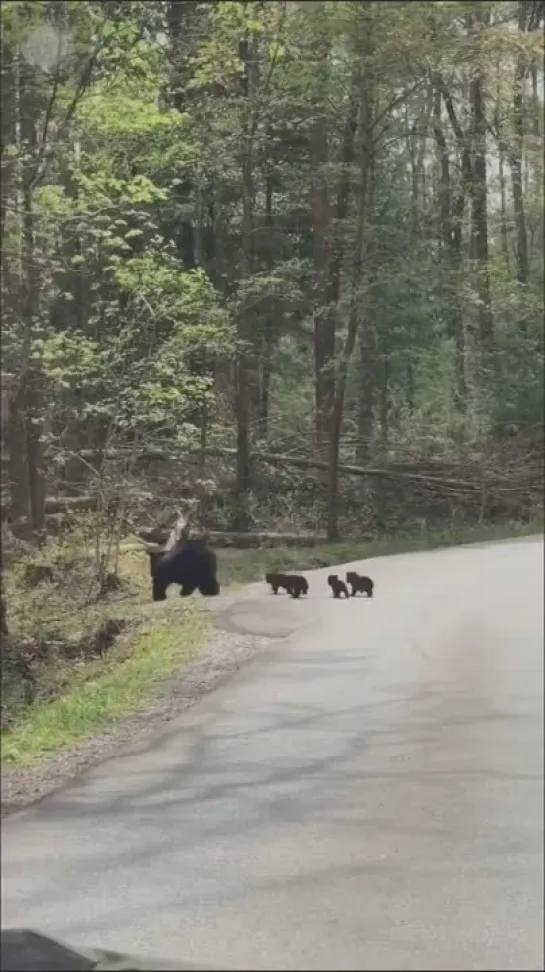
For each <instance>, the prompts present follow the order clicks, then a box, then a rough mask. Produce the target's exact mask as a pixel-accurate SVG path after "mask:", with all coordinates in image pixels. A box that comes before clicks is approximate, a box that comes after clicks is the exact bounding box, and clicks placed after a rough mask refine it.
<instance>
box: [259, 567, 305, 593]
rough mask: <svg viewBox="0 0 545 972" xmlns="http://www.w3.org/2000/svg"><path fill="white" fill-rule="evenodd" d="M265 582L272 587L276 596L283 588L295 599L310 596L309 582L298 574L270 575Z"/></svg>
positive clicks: (266, 576) (267, 575)
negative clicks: (303, 595)
mask: <svg viewBox="0 0 545 972" xmlns="http://www.w3.org/2000/svg"><path fill="white" fill-rule="evenodd" d="M265 580H266V582H267V584H270V585H271V587H272V590H273V593H274V594H278V590H279V588H281V587H283V588H284V590H285V591H286V593H287V594H291V596H292V597H295V598H297V597H300V596H301V594H308V581H307V579H306V578H305V577H300V576H299V575H298V574H281V573H278V572H275V573H269V574H265Z"/></svg>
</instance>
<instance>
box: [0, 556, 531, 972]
mask: <svg viewBox="0 0 545 972" xmlns="http://www.w3.org/2000/svg"><path fill="white" fill-rule="evenodd" d="M355 566H357V565H355ZM365 570H366V572H368V573H370V574H371V575H372V576H373V577H374V579H375V581H376V598H375V599H374V600H373V601H366V600H365V599H359V600H356V599H355V600H353V601H349V602H347V603H345V602H344V601H340V602H338V601H333V600H331V599H328V596H327V590H326V586H325V576H326V575H327V573H328V571H317V572H316V573H315V574H314V575H311V578H310V579H311V594H310V597H309V599H308V601H307V602H306V603H303V602H300V603H295V602H293V601H291V600H289V599H288V598H286V597H281V596H278V597H277V598H274V597H273V596H272V595H271V596H269V595H267V594H264V595H263V597H259V598H258V599H254V600H252V601H250V602H248V603H247V604H246V606H245V605H244V604H242V605H240V606H238V607H237V608H236V612H237V613H236V616H235V618H234V619H233V618H231V621H232V622H233V620H234V621H235V622H236V623H238V624H240V625H241V626H243V627H246V628H247V629H249V630H252V629H256V630H259V631H261V632H263V631H264V630H267V628H268V627H270V629H271V631H272V633H274V634H276V635H284V636H285V635H286V632H287V631H288V630H289V629H290V627H291V628H295V630H294V631H292V634H291V635H289V636H288V637H283V638H277V639H276V640H275V641H274V642H273V643H272V645H271V647H270V649H266V650H265V651H264V652H263V653H262V654H261V655H260V656H259V657H258V658H256V659H255V660H254V661H253V662H251V663H250V664H249V665H248V666H247V667H246V668H245V669H244V670H243V671H241V672H240V673H239V674H238V675H236V676H235V677H234V678H233V679H231V680H230V681H229V682H228V683H227V684H225V685H224V686H223V687H222V688H221V689H220V690H218V691H217V692H215V693H214V694H213V695H210V696H208V697H207V698H206V699H204V700H203V701H202V702H200V703H199V704H198V705H197V706H195V708H194V709H192V710H191V711H189V712H187V713H186V714H185V715H184V716H182V717H181V718H180V719H179V720H178V721H177V722H176V723H171V725H170V728H169V731H168V733H166V734H163V735H162V736H161V738H160V739H159V740H156V741H155V742H154V743H153V745H151V746H149V745H148V746H147V747H146V748H145V749H144V747H141V750H140V751H139V750H138V749H136V750H134V751H132V752H131V753H130V754H129V755H125V756H123V757H121V758H117V759H115V760H111V761H110V762H108V763H106V764H104V765H103V766H101V767H99V768H98V769H96V770H94V771H93V772H92V773H91V774H89V775H88V776H87V777H86V778H84V779H82V780H80V781H79V782H78V783H77V784H76V785H74V786H71V787H70V788H68V789H66V790H65V791H64V792H62V793H59V794H57V795H56V796H55V797H53V798H49V799H47V800H46V801H44V802H43V803H41V804H40V805H37V806H36V807H35V808H33V809H31V810H29V811H26V812H23V813H20V814H17V815H14V816H11V817H9V818H8V819H7V820H6V821H4V823H3V841H2V852H3V882H2V922H3V924H4V925H15V924H19V925H27V926H28V925H32V926H33V927H37V928H40V929H41V930H43V931H44V932H48V933H56V934H59V935H60V936H62V937H63V938H64V939H65V940H67V941H71V942H73V943H75V944H78V943H80V944H82V945H83V944H85V945H94V944H96V945H100V946H101V947H108V948H117V949H119V950H125V951H131V952H133V953H134V952H137V951H142V952H143V953H147V954H149V953H150V952H155V953H156V954H159V955H166V956H167V957H168V956H169V955H172V956H177V955H178V956H180V957H183V958H186V959H187V960H188V961H193V962H200V963H207V962H209V963H213V964H215V965H218V966H220V967H221V968H224V969H228V968H238V969H256V968H257V969H394V970H396V969H425V970H428V969H500V968H501V969H543V543H542V540H541V539H531V540H522V541H515V542H509V543H502V544H494V545H488V546H484V545H483V546H478V547H465V548H458V549H453V550H447V551H440V552H434V553H425V554H412V555H405V556H399V557H389V558H382V559H377V560H375V561H373V562H371V561H369V562H367V563H366V565H365Z"/></svg>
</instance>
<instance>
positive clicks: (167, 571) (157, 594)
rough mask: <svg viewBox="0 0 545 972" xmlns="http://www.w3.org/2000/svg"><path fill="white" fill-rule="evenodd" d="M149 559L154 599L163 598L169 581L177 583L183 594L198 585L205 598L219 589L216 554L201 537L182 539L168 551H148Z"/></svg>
mask: <svg viewBox="0 0 545 972" xmlns="http://www.w3.org/2000/svg"><path fill="white" fill-rule="evenodd" d="M149 558H150V573H151V577H152V581H153V600H154V601H164V600H165V598H166V596H167V590H168V588H169V586H170V585H171V584H179V585H180V587H181V591H180V594H181V596H182V597H189V595H190V594H192V593H193V591H194V590H196V589H197V588H198V589H199V591H200V592H201V594H204V596H205V597H214V596H215V595H216V594H219V592H220V585H219V583H218V580H217V577H216V572H217V566H218V565H217V557H216V554H215V553H214V551H213V550H210V549H209V548H208V547H207V546H206V542H205V541H204V540H199V539H195V540H184V541H183V543H182V544H181V545H179V546H175V547H173V548H172V549H171V550H159V551H156V552H155V551H154V552H153V553H152V552H150V554H149Z"/></svg>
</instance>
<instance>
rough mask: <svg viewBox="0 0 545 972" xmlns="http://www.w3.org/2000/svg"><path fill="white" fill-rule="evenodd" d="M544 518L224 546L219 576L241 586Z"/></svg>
mask: <svg viewBox="0 0 545 972" xmlns="http://www.w3.org/2000/svg"><path fill="white" fill-rule="evenodd" d="M543 525H544V524H543V520H542V519H539V520H534V521H532V522H531V523H514V522H513V523H507V524H501V525H494V524H489V525H487V524H482V525H476V526H468V527H461V528H458V529H452V530H428V531H414V532H407V533H400V534H396V535H395V536H394V535H392V536H384V537H380V538H378V539H375V540H368V541H366V540H353V541H352V540H346V541H343V542H341V543H324V544H320V545H319V546H315V547H292V548H282V547H277V548H275V547H268V548H267V547H261V548H260V549H258V550H221V551H219V553H218V563H219V576H220V581H221V582H222V583H223V584H230V585H232V586H234V587H235V586H236V587H239V586H241V585H244V584H248V583H252V582H255V581H262V580H264V577H265V573H266V572H267V571H270V570H294V571H298V570H299V571H305V570H317V569H319V568H320V567H330V566H332V565H335V564H343V563H351V562H352V561H354V560H367V559H370V558H371V557H385V556H388V555H389V554H399V553H410V552H416V551H418V550H436V549H439V548H441V547H455V546H460V545H462V544H468V543H486V542H492V541H495V540H496V541H498V540H506V539H510V538H513V539H515V538H516V537H527V536H532V535H534V534H539V533H543Z"/></svg>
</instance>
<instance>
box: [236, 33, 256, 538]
mask: <svg viewBox="0 0 545 972" xmlns="http://www.w3.org/2000/svg"><path fill="white" fill-rule="evenodd" d="M239 55H240V59H241V62H242V65H243V70H244V75H243V81H242V89H243V93H244V95H245V96H246V99H247V105H246V108H245V110H244V117H243V124H242V157H241V194H242V221H241V241H240V243H241V259H240V276H241V282H242V284H243V285H244V281H246V280H247V279H248V278H249V277H250V276H251V273H252V270H253V249H254V248H253V223H254V198H255V189H254V144H253V130H252V129H253V125H252V111H251V106H250V103H249V102H250V98H251V96H252V93H253V90H254V86H255V50H254V44H253V42H252V41H251V40H250V39H249V38H248V37H247V38H245V39H244V40H243V41H241V43H240V46H239ZM237 336H238V343H239V347H238V352H237V367H236V389H235V414H236V422H237V461H236V493H237V497H238V499H239V501H240V503H239V506H238V509H237V514H236V522H235V524H234V525H235V527H236V528H237V529H239V530H243V529H247V528H248V511H247V508H246V499H247V497H248V494H249V492H250V487H251V468H250V403H251V399H252V390H251V382H252V379H253V378H254V377H255V375H254V369H253V367H252V366H253V364H254V355H253V353H252V352H253V344H254V337H255V335H254V334H253V330H252V318H251V313H250V308H249V307H248V306H247V303H246V301H245V300H244V299H243V301H242V307H241V309H240V313H239V317H238V335H237Z"/></svg>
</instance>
